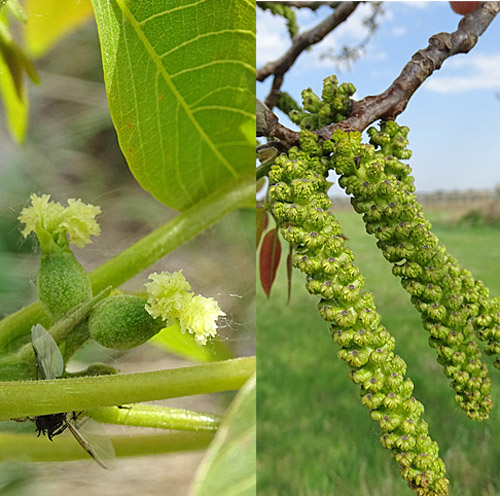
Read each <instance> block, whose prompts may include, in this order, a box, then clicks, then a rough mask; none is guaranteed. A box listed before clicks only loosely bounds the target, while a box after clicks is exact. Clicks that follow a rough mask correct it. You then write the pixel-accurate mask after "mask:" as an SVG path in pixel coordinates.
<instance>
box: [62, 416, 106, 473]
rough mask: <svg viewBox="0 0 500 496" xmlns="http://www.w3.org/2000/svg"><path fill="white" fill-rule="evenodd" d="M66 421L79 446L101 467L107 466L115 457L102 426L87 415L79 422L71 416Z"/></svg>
mask: <svg viewBox="0 0 500 496" xmlns="http://www.w3.org/2000/svg"><path fill="white" fill-rule="evenodd" d="M66 423H67V425H68V428H69V430H70V431H71V434H73V436H74V437H75V439H76V440H77V441H78V442H79V443H80V446H81V447H82V448H83V449H84V450H85V451H86V452H87V453H88V454H89V455H90V456H91V457H92V458H93V459H94V460H95V461H96V462H97V463H98V464H99V465H100V466H101V467H103V468H109V465H110V462H111V461H112V460H113V459H114V458H115V450H114V448H113V445H112V444H111V440H110V439H109V437H107V436H106V434H105V433H104V431H103V429H102V427H101V426H100V425H99V424H98V423H97V422H95V421H93V420H92V419H90V418H89V417H85V418H84V419H83V421H82V422H80V423H79V422H77V421H76V420H75V419H73V418H67V419H66Z"/></svg>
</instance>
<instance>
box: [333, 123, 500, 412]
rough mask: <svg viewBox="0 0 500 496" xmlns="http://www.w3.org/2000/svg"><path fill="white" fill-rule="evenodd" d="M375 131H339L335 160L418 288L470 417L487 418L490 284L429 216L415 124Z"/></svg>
mask: <svg viewBox="0 0 500 496" xmlns="http://www.w3.org/2000/svg"><path fill="white" fill-rule="evenodd" d="M367 132H368V135H369V136H370V144H363V143H361V134H360V133H358V132H352V133H349V134H347V133H345V132H343V131H341V130H337V131H335V133H334V135H333V137H332V140H333V144H332V145H331V146H332V149H333V150H332V151H333V153H332V154H331V156H330V163H331V166H332V168H333V169H334V170H335V171H336V172H337V173H338V174H340V175H341V177H340V179H339V184H340V185H341V186H342V187H343V188H344V189H345V190H346V192H347V193H348V194H350V195H352V199H351V203H352V205H353V207H354V209H355V210H356V211H357V212H358V213H360V214H362V215H363V220H364V222H365V225H366V230H367V232H368V233H370V234H374V235H375V236H376V238H377V240H378V241H377V246H378V247H379V248H380V249H381V250H382V253H383V255H384V257H385V258H386V259H387V260H388V261H389V262H391V263H392V264H393V269H392V272H393V274H394V275H395V276H397V277H399V278H400V279H401V283H402V285H403V287H404V288H405V289H406V291H407V292H408V293H409V294H410V295H411V302H412V303H413V305H414V306H415V308H416V309H417V310H418V311H419V312H420V314H421V316H422V320H423V324H424V328H425V329H426V330H427V331H428V332H429V334H430V337H429V343H430V345H431V347H433V348H434V349H435V350H436V353H437V355H438V359H437V360H438V362H439V363H440V364H441V365H442V367H443V371H444V373H445V375H446V376H447V377H448V378H449V379H451V386H452V387H453V389H454V390H455V391H456V395H455V399H456V401H457V402H458V404H459V405H460V407H461V408H462V409H463V410H464V411H465V412H466V413H467V415H468V416H469V417H470V418H472V419H475V420H478V421H481V420H484V419H486V418H488V414H489V412H490V410H491V408H492V401H491V394H490V391H491V380H490V378H489V377H488V369H487V366H486V364H485V363H483V361H482V358H481V352H480V350H479V347H478V345H477V343H476V341H475V339H474V321H475V319H476V318H477V316H478V314H479V311H480V308H481V305H482V303H481V302H487V301H489V300H488V297H489V294H488V291H487V289H486V288H485V287H484V285H483V284H482V283H481V282H480V281H475V280H474V278H473V277H472V275H471V273H470V272H469V271H468V270H465V269H463V268H462V267H461V266H460V265H459V264H458V262H457V260H456V259H455V258H453V257H452V256H451V255H449V254H448V253H447V251H446V248H445V247H444V246H443V245H442V244H441V243H440V242H439V240H438V238H437V237H436V236H435V235H434V234H433V233H432V232H431V225H430V223H429V222H428V221H427V220H426V219H425V218H424V216H423V213H422V207H421V205H420V203H419V202H418V200H417V197H416V195H415V194H414V189H415V188H414V185H413V177H412V176H411V175H410V173H411V169H410V166H409V165H408V164H405V163H403V162H401V160H405V159H408V158H410V156H411V152H410V150H408V149H407V148H406V146H407V144H408V140H407V138H406V136H407V133H408V128H407V127H400V126H398V125H397V124H396V123H395V122H386V123H383V124H382V125H381V127H380V130H378V129H376V128H375V127H371V128H369V129H368V131H367ZM499 316H500V315H499Z"/></svg>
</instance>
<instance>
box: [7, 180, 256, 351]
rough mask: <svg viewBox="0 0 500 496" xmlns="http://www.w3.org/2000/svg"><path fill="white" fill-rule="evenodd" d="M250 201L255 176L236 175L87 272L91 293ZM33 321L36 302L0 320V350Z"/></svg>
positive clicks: (37, 315) (37, 318)
mask: <svg viewBox="0 0 500 496" xmlns="http://www.w3.org/2000/svg"><path fill="white" fill-rule="evenodd" d="M252 204H253V205H255V176H248V177H246V176H244V177H240V178H238V179H236V180H234V181H233V182H232V183H229V184H228V185H227V186H226V187H225V188H223V189H219V190H217V191H214V192H213V193H212V194H211V195H209V196H208V197H206V198H204V199H203V200H202V201H200V202H199V203H197V204H195V205H193V206H192V207H190V208H189V209H188V210H186V211H184V212H182V213H181V214H179V215H178V216H177V217H176V218H175V219H173V220H171V221H170V222H167V223H166V224H164V225H163V226H161V227H159V228H158V229H156V230H154V231H153V232H152V233H150V234H148V235H147V236H146V237H144V238H142V239H141V240H140V241H138V242H137V243H134V244H133V245H132V246H130V247H129V248H127V249H126V250H124V251H123V252H122V253H120V254H119V255H117V256H116V257H114V258H112V259H111V260H108V261H107V262H105V263H104V264H103V265H101V266H100V267H98V268H97V269H95V270H94V271H93V272H91V273H90V280H91V281H92V287H93V290H94V293H97V292H99V291H101V290H103V289H104V288H106V287H107V286H112V287H118V286H120V285H121V284H122V283H124V282H125V281H127V280H129V279H130V278H132V277H133V276H135V275H136V274H138V273H139V272H141V271H143V270H144V269H146V268H147V267H149V266H150V265H151V264H153V263H154V262H156V261H157V260H158V259H160V258H162V257H164V256H165V255H166V254H167V253H170V252H171V251H173V250H175V249H176V248H178V247H179V246H181V245H182V244H183V243H185V242H186V241H189V240H190V239H192V238H194V237H195V236H197V235H198V234H200V233H201V232H203V231H204V230H205V229H207V228H208V227H210V226H211V225H212V224H214V223H215V222H217V221H219V220H220V219H221V218H222V217H224V216H225V215H227V214H229V213H230V212H232V211H233V210H236V209H238V208H240V207H245V206H249V205H252ZM37 322H40V323H42V324H44V325H45V324H46V322H47V317H46V316H45V314H44V312H43V310H42V307H41V305H40V303H38V302H37V303H34V304H32V305H30V306H28V307H26V308H23V309H22V310H19V311H18V312H16V313H14V314H12V315H9V316H8V317H6V318H5V319H3V320H1V321H0V349H6V348H7V346H8V345H9V343H10V342H12V341H13V340H15V339H17V338H20V337H22V336H24V335H26V334H27V333H28V332H29V329H30V328H31V326H32V325H34V324H36V323H37Z"/></svg>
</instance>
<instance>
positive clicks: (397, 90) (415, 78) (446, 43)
mask: <svg viewBox="0 0 500 496" xmlns="http://www.w3.org/2000/svg"><path fill="white" fill-rule="evenodd" d="M499 11H500V2H482V3H481V4H480V5H479V7H478V8H477V9H476V10H475V11H474V12H473V13H471V14H467V15H466V16H464V17H463V18H462V20H461V21H460V23H459V25H458V29H457V30H456V31H454V32H453V33H451V34H450V33H439V34H436V35H434V36H432V37H431V38H430V39H429V46H427V48H424V49H422V50H419V51H418V52H416V53H415V54H414V55H413V57H412V58H411V60H410V62H408V64H406V66H405V67H404V68H403V70H402V71H401V74H400V75H399V76H398V77H397V78H396V79H395V80H394V82H393V83H392V84H391V85H390V86H389V87H388V88H387V89H386V90H385V91H384V92H383V93H380V94H379V95H375V96H367V97H366V98H364V99H363V100H360V101H358V102H353V105H352V110H351V113H350V115H349V117H348V118H347V119H345V120H344V121H342V122H339V123H337V124H330V125H329V126H326V127H323V128H321V129H318V130H316V131H314V132H315V133H316V134H318V136H320V137H321V138H324V139H329V138H330V137H331V135H332V134H333V132H334V131H335V129H338V128H342V129H345V130H348V131H363V129H365V128H366V127H368V126H369V125H370V124H371V123H373V122H375V121H376V120H378V119H383V120H393V119H395V118H396V116H397V115H399V114H400V113H401V112H403V110H404V109H405V108H406V106H407V104H408V102H409V100H410V98H411V97H412V96H413V94H414V93H415V91H416V90H417V89H418V88H419V87H420V86H421V85H422V83H423V82H424V81H425V80H426V79H427V78H428V77H429V76H430V75H431V74H432V73H433V72H434V71H435V70H438V69H439V68H440V67H441V65H442V64H443V62H444V61H445V60H446V59H447V58H448V57H451V56H453V55H456V54H458V53H468V52H469V51H470V50H471V49H472V48H473V47H474V45H475V44H476V43H477V40H478V38H479V36H481V35H482V34H483V33H484V31H485V30H486V28H487V27H488V26H489V25H490V23H491V22H492V21H493V19H494V18H495V16H496V15H497V14H498V12H499ZM263 113H264V117H263V118H262V122H265V123H267V125H268V126H269V127H268V131H270V132H269V133H268V132H267V131H266V132H263V133H262V135H264V136H268V137H275V138H278V139H280V140H282V141H286V142H287V143H288V145H289V146H293V145H296V144H298V139H299V133H297V132H295V131H292V130H291V129H288V128H286V127H285V126H283V125H281V124H280V123H279V122H278V118H277V116H276V115H275V114H274V113H273V112H272V111H271V110H269V109H264V110H263ZM261 132H262V130H261Z"/></svg>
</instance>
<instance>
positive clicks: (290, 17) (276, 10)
mask: <svg viewBox="0 0 500 496" xmlns="http://www.w3.org/2000/svg"><path fill="white" fill-rule="evenodd" d="M259 7H260V8H261V9H262V10H269V11H270V12H271V14H273V15H279V16H281V17H283V18H285V19H286V27H287V29H288V34H289V35H290V38H293V37H294V36H295V35H296V34H297V33H298V32H299V26H298V25H297V18H296V16H295V12H294V11H293V9H292V8H291V7H289V6H288V5H285V4H283V3H278V2H259Z"/></svg>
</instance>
